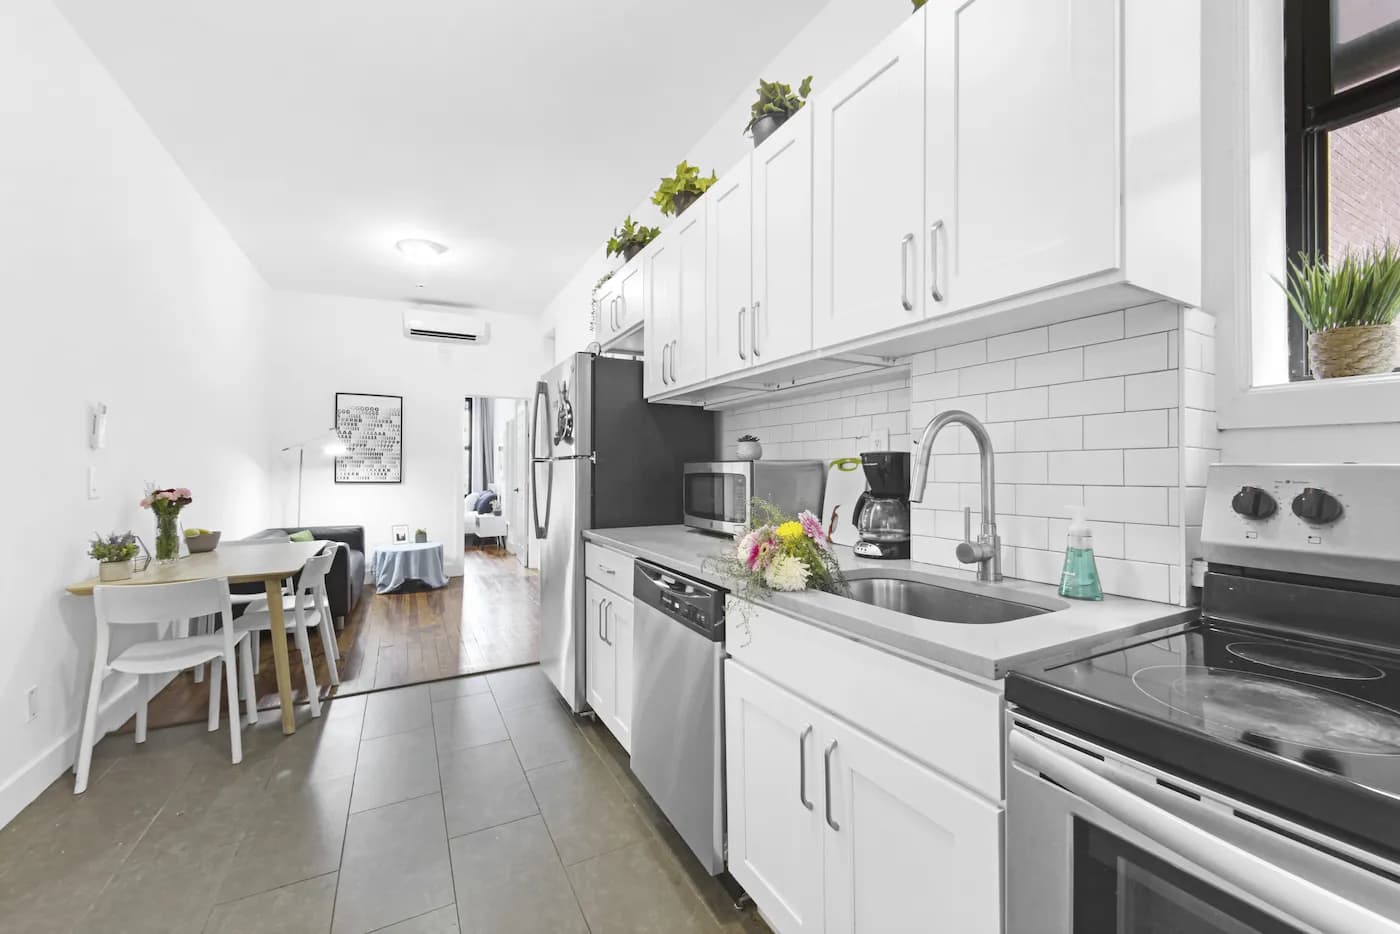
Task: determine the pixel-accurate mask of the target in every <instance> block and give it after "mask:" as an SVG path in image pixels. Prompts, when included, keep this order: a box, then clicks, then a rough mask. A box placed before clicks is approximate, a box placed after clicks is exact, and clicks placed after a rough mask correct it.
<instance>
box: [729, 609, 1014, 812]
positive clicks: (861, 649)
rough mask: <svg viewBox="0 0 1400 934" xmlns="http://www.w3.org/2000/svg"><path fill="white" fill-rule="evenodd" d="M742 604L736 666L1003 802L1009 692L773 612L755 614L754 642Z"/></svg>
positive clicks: (732, 646) (732, 650)
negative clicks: (1004, 722)
mask: <svg viewBox="0 0 1400 934" xmlns="http://www.w3.org/2000/svg"><path fill="white" fill-rule="evenodd" d="M735 602H736V601H735V599H734V598H732V597H731V598H730V600H729V609H728V611H727V612H728V618H729V620H730V623H729V626H728V640H727V648H728V650H729V654H730V656H731V657H733V658H734V659H735V660H736V661H739V662H742V663H743V664H744V665H746V666H748V667H749V668H750V669H752V670H753V671H755V672H757V673H759V674H761V675H763V676H764V677H766V678H768V679H770V680H772V681H773V682H775V683H777V684H779V685H781V686H782V687H785V688H787V689H788V690H789V691H792V692H793V693H794V694H797V695H798V696H799V697H802V698H804V699H806V700H808V701H809V702H811V703H813V704H816V705H817V706H818V707H820V708H822V709H824V710H825V711H827V712H828V713H830V714H832V715H833V716H835V717H837V718H839V719H841V720H844V721H846V722H847V723H849V724H851V725H853V726H856V727H859V728H860V729H862V730H864V731H866V732H867V733H869V734H871V735H872V736H874V737H876V738H877V739H880V740H881V741H883V742H885V743H887V744H889V745H891V746H893V747H895V748H896V749H898V750H900V751H901V752H903V753H904V754H906V755H908V756H910V757H912V758H914V759H916V760H918V761H920V762H924V763H926V764H927V765H929V766H932V767H933V768H934V769H936V770H937V771H938V772H940V773H942V774H943V775H946V776H949V777H951V778H953V779H956V780H957V781H959V782H961V783H962V784H963V785H964V786H966V787H968V788H971V789H973V790H974V791H976V792H978V793H979V794H981V795H983V796H984V797H986V798H987V799H988V800H990V801H993V802H999V801H1001V800H1002V799H1003V797H1004V795H1003V792H1002V766H1001V753H1002V750H1001V742H1002V740H1001V730H1002V723H1001V715H1002V709H1003V706H1004V705H1003V704H1002V694H1001V687H1002V682H1000V681H996V682H992V681H989V682H986V686H983V685H980V684H973V683H971V682H969V681H965V680H963V679H962V678H958V677H955V676H953V675H950V674H944V673H943V672H940V671H938V670H936V669H933V668H929V667H927V666H924V665H920V664H918V663H916V662H912V661H909V660H908V659H904V658H900V657H899V656H897V655H892V654H890V653H889V652H885V651H881V650H880V649H876V648H871V647H870V646H867V645H863V644H861V643H859V642H857V641H855V640H854V639H850V638H848V637H845V636H842V635H838V634H836V633H834V632H831V631H830V630H827V629H822V628H820V627H818V626H816V625H814V624H811V623H807V622H803V621H802V620H800V619H795V618H793V617H791V616H787V615H786V614H783V613H778V612H776V611H774V610H771V609H768V608H760V607H749V608H748V609H747V612H748V617H749V624H748V630H749V631H748V632H747V633H746V632H744V629H743V626H742V625H741V624H740V623H739V622H737V620H738V619H739V618H740V615H741V614H742V613H744V609H742V608H738V607H735V606H734V604H735Z"/></svg>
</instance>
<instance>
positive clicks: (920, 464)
mask: <svg viewBox="0 0 1400 934" xmlns="http://www.w3.org/2000/svg"><path fill="white" fill-rule="evenodd" d="M949 425H962V426H964V427H965V428H967V430H968V431H970V432H972V437H974V438H975V439H977V456H978V457H979V458H980V459H981V467H982V532H981V534H980V535H978V536H977V540H976V541H973V540H972V509H971V507H966V508H964V509H963V542H962V544H960V545H958V551H957V555H958V560H959V561H961V562H962V563H963V564H975V565H977V579H978V580H979V581H993V582H996V581H1000V580H1001V579H1002V578H1001V539H1000V538H998V537H997V486H996V479H997V477H996V463H995V458H996V455H995V454H994V453H993V452H992V436H991V435H989V434H987V428H986V426H985V425H983V424H982V423H981V422H979V421H978V420H977V419H976V418H974V417H973V416H972V415H970V414H968V413H967V412H964V411H962V410H960V409H950V410H949V411H947V412H940V413H939V414H937V415H935V416H934V417H933V419H932V420H930V421H929V423H928V424H927V425H925V426H924V433H923V434H922V435H920V436H919V440H918V441H917V442H915V444H914V448H915V453H914V479H913V481H912V482H911V484H910V488H909V500H910V502H914V503H921V502H923V500H924V486H925V485H927V483H928V466H929V459H930V458H931V457H932V455H933V439H934V438H937V437H938V433H939V432H940V431H942V430H943V429H944V428H946V427H947V426H949Z"/></svg>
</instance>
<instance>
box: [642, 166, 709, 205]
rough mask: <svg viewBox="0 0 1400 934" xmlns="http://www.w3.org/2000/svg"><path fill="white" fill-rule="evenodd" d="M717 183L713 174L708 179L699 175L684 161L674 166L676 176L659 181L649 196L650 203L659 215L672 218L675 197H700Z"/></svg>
mask: <svg viewBox="0 0 1400 934" xmlns="http://www.w3.org/2000/svg"><path fill="white" fill-rule="evenodd" d="M717 181H719V176H718V175H716V174H715V173H714V172H711V173H710V177H709V178H704V177H703V176H701V175H700V169H699V168H698V167H696V166H693V165H691V164H690V163H689V162H686V161H685V160H684V159H682V160H681V161H680V163H679V164H677V165H676V174H675V175H672V176H670V177H668V178H663V179H662V180H661V185H660V186H659V187H658V188H657V189H656V191H655V192H654V193H653V194H652V196H651V203H652V204H654V205H656V206H657V207H658V208H660V209H661V213H662V214H665V215H666V216H667V217H673V216H675V213H676V196H677V195H691V196H693V197H695V198H698V197H700V196H701V195H703V194H704V193H705V192H706V191H708V190H709V188H710V186H711V185H713V184H714V183H715V182H717Z"/></svg>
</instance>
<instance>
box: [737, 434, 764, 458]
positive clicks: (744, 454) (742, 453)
mask: <svg viewBox="0 0 1400 934" xmlns="http://www.w3.org/2000/svg"><path fill="white" fill-rule="evenodd" d="M734 453H735V454H736V455H738V457H739V460H741V461H756V460H758V459H759V458H761V457H763V445H762V444H760V443H759V441H758V436H757V435H740V436H739V446H738V447H737V448H736V449H735V451H734Z"/></svg>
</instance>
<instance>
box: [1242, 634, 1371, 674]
mask: <svg viewBox="0 0 1400 934" xmlns="http://www.w3.org/2000/svg"><path fill="white" fill-rule="evenodd" d="M1225 651H1227V652H1229V653H1230V654H1231V655H1235V656H1238V657H1239V658H1243V659H1245V660H1246V661H1251V662H1257V663H1258V664H1260V665H1267V666H1269V667H1270V668H1280V669H1282V670H1284V671H1292V672H1295V673H1297V674H1300V675H1316V676H1318V677H1321V678H1343V679H1345V680H1348V681H1375V680H1377V679H1379V678H1384V677H1385V672H1383V671H1381V670H1380V669H1379V668H1377V667H1376V666H1375V665H1368V664H1367V663H1366V662H1363V661H1358V660H1357V659H1354V658H1348V657H1346V656H1345V655H1337V654H1336V653H1334V652H1324V651H1321V650H1319V649H1309V648H1305V647H1303V646H1301V645H1292V644H1290V643H1286V642H1234V643H1231V644H1230V645H1227V646H1225Z"/></svg>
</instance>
